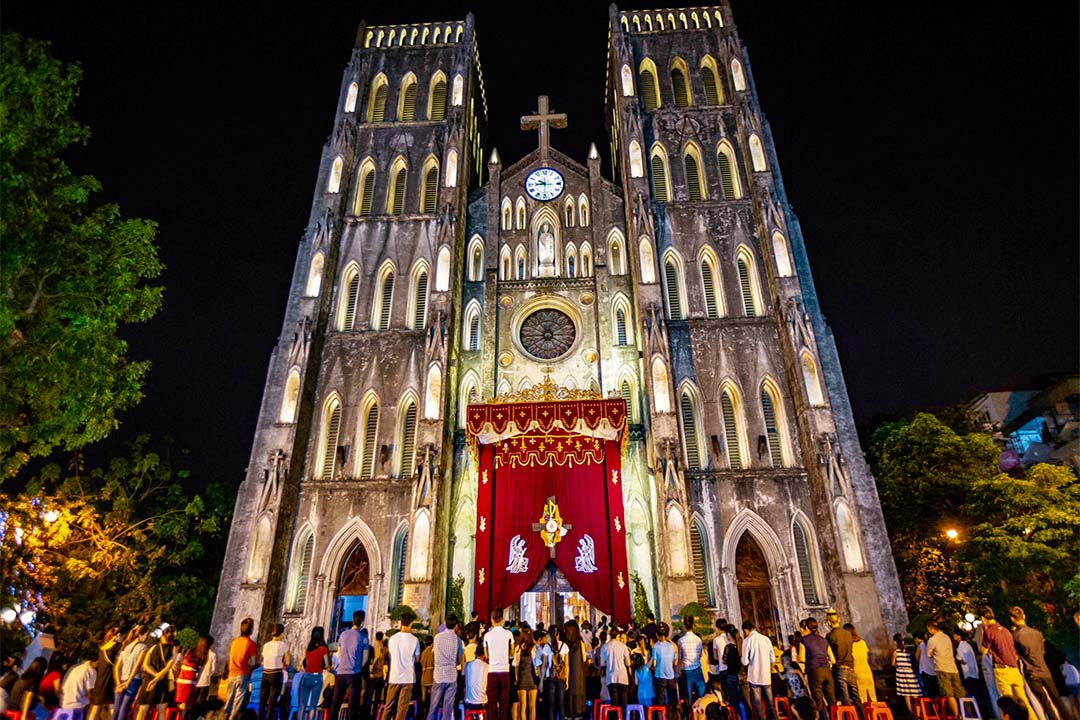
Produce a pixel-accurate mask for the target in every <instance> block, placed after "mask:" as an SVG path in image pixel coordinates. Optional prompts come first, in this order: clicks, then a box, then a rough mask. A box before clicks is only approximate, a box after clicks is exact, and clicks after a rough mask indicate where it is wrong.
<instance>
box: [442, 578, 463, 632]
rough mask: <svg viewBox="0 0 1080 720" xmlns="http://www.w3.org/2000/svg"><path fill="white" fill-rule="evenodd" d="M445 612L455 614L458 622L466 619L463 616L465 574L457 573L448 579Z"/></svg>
mask: <svg viewBox="0 0 1080 720" xmlns="http://www.w3.org/2000/svg"><path fill="white" fill-rule="evenodd" d="M446 613H447V614H448V615H453V616H455V617H456V618H457V619H458V621H459V622H461V623H464V622H465V621H466V620H468V618H467V617H465V576H464V575H461V574H458V575H455V576H454V579H453V580H451V581H450V593H449V595H448V596H447V600H446Z"/></svg>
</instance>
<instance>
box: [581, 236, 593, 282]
mask: <svg viewBox="0 0 1080 720" xmlns="http://www.w3.org/2000/svg"><path fill="white" fill-rule="evenodd" d="M591 276H592V249H591V248H590V247H589V243H582V244H581V277H591Z"/></svg>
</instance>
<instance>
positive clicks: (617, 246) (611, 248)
mask: <svg viewBox="0 0 1080 720" xmlns="http://www.w3.org/2000/svg"><path fill="white" fill-rule="evenodd" d="M608 272H609V273H610V274H612V275H625V274H626V241H625V239H624V238H623V236H622V233H620V232H619V231H618V230H612V231H611V234H610V235H608Z"/></svg>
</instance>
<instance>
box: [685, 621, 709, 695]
mask: <svg viewBox="0 0 1080 720" xmlns="http://www.w3.org/2000/svg"><path fill="white" fill-rule="evenodd" d="M683 627H684V628H686V632H685V633H683V635H682V637H680V638H679V668H680V670H681V672H682V675H683V682H684V683H686V699H687V703H688V704H689V705H693V704H694V701H695V700H697V699H698V698H699V697H703V696H704V695H705V675H704V674H702V672H701V638H700V637H698V635H697V634H696V633H695V632H694V618H693V617H691V616H689V615H688V616H686V617H684V618H683Z"/></svg>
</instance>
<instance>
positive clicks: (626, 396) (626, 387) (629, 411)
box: [619, 380, 634, 418]
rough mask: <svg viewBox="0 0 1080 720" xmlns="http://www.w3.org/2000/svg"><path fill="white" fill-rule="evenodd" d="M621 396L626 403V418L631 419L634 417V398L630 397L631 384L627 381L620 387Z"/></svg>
mask: <svg viewBox="0 0 1080 720" xmlns="http://www.w3.org/2000/svg"><path fill="white" fill-rule="evenodd" d="M619 396H620V397H622V399H623V400H624V401H625V402H626V417H627V418H629V417H630V416H631V415H633V411H634V405H633V400H634V398H633V397H632V396H631V395H630V383H628V382H627V381H625V380H623V382H622V385H621V386H620V387H619Z"/></svg>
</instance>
